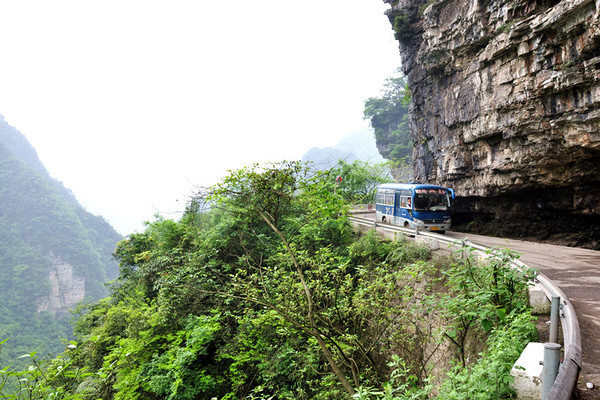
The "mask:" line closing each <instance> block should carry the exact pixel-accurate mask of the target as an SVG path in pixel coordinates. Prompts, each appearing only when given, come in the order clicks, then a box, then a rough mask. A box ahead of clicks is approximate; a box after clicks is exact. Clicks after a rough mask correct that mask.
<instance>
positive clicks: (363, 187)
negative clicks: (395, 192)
mask: <svg viewBox="0 0 600 400" xmlns="http://www.w3.org/2000/svg"><path fill="white" fill-rule="evenodd" d="M326 176H327V180H328V181H329V183H330V184H334V185H335V190H336V192H337V194H338V195H340V196H341V197H342V199H343V200H344V201H345V202H346V203H347V204H372V203H375V193H376V192H377V186H378V185H380V184H382V183H387V182H392V176H391V174H390V163H379V164H371V163H368V162H363V161H354V162H352V163H348V162H346V161H343V160H339V161H338V163H337V165H336V166H335V167H333V168H331V169H330V170H329V171H327V172H326ZM338 179H340V181H338Z"/></svg>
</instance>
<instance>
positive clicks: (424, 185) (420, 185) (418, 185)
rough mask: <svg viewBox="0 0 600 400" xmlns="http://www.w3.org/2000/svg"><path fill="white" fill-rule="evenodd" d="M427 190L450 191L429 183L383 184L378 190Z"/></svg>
mask: <svg viewBox="0 0 600 400" xmlns="http://www.w3.org/2000/svg"><path fill="white" fill-rule="evenodd" d="M425 188H431V189H444V190H449V189H448V188H445V187H443V186H438V185H430V184H427V183H383V184H381V185H379V186H377V189H392V190H397V189H413V190H414V189H425Z"/></svg>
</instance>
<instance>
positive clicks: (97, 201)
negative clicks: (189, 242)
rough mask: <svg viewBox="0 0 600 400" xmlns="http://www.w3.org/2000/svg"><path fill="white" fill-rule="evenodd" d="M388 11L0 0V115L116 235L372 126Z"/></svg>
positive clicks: (390, 51)
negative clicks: (257, 168) (247, 172)
mask: <svg viewBox="0 0 600 400" xmlns="http://www.w3.org/2000/svg"><path fill="white" fill-rule="evenodd" d="M386 7H387V6H386V5H385V4H384V3H383V1H382V0H302V1H290V0H252V1H249V0H245V1H242V0H229V1H223V0H210V1H209V0H195V1H192V0H189V1H185V0H169V1H167V0H154V1H153V0H140V1H137V0H136V1H133V0H118V1H113V0H102V1H91V0H90V1H88V0H70V1H67V0H53V1H47V0H39V1H29V0H19V1H5V0H0V54H1V55H0V59H1V61H0V114H3V115H4V117H5V119H6V121H7V122H8V123H9V124H10V125H12V126H14V127H16V128H17V129H18V130H20V131H21V132H22V133H23V134H24V135H25V136H26V137H27V138H28V140H29V141H30V142H31V143H32V145H33V146H34V147H35V149H36V150H37V152H38V155H39V156H40V158H41V160H42V162H43V163H44V164H45V166H46V168H47V169H48V170H49V171H50V174H51V175H52V176H53V177H54V178H56V179H58V180H60V181H62V182H63V183H64V185H65V186H66V187H67V188H69V189H71V190H72V191H73V193H74V194H75V196H76V197H77V198H78V200H79V201H80V202H81V203H82V205H83V206H84V207H85V208H86V209H87V210H88V211H90V212H92V213H94V214H96V215H102V216H103V217H104V218H106V219H107V221H109V222H110V223H111V224H112V225H113V226H114V227H115V228H116V229H117V230H118V231H119V232H120V233H122V234H128V233H132V232H134V231H140V232H141V231H142V230H143V226H142V222H143V221H145V220H152V219H153V215H154V214H155V213H156V212H160V213H161V214H163V215H164V216H166V217H170V216H171V215H176V214H175V213H176V212H178V211H182V210H183V209H184V207H185V203H186V199H187V198H188V197H189V196H190V195H191V194H192V193H193V191H194V188H195V187H198V186H202V185H210V184H213V183H215V182H216V181H218V179H219V178H221V177H222V176H224V175H225V174H226V171H227V170H231V169H237V168H240V167H242V166H244V165H248V164H250V163H253V162H265V161H280V160H283V159H288V160H289V159H300V157H301V156H302V154H304V153H305V152H306V151H307V150H308V149H309V148H311V147H326V146H331V145H334V144H335V143H336V142H337V141H338V140H339V139H340V138H342V137H343V136H344V135H346V134H348V133H351V132H354V131H357V130H360V129H364V128H365V127H366V126H368V124H367V122H365V121H364V120H363V119H362V111H363V107H364V101H365V100H366V99H367V98H368V97H371V96H377V95H378V94H379V91H380V90H381V88H382V87H383V83H384V80H385V78H387V77H390V76H392V75H393V73H394V71H395V70H396V68H398V67H399V66H400V57H399V55H398V48H397V43H396V42H395V40H394V38H393V32H392V29H391V26H390V24H389V22H388V20H387V17H386V16H385V15H384V11H385V10H386Z"/></svg>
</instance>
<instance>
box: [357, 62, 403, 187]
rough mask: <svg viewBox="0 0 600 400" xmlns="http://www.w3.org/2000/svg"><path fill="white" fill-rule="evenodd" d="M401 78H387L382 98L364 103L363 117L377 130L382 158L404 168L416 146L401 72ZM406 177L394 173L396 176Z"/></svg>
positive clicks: (396, 166)
mask: <svg viewBox="0 0 600 400" xmlns="http://www.w3.org/2000/svg"><path fill="white" fill-rule="evenodd" d="M397 73H398V76H395V77H391V78H388V79H386V81H385V84H384V90H383V93H382V95H381V97H371V98H369V99H367V100H366V101H365V109H364V111H363V114H364V118H365V119H368V120H369V121H370V123H371V127H372V128H373V130H374V131H375V140H376V142H377V147H378V148H379V150H380V152H381V154H382V156H383V157H384V158H386V159H388V160H390V161H391V162H392V164H393V167H394V168H396V169H402V168H403V166H405V165H410V163H411V157H412V149H413V143H412V138H411V136H410V131H409V128H408V106H409V104H410V89H409V88H408V85H407V83H406V78H405V77H404V75H402V72H401V71H400V70H398V71H397ZM403 175H406V174H401V173H398V172H396V173H394V176H397V177H398V176H403Z"/></svg>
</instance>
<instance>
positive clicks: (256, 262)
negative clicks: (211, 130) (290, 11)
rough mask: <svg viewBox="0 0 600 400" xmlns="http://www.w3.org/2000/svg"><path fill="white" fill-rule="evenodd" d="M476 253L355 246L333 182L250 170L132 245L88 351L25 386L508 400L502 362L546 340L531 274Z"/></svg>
mask: <svg viewBox="0 0 600 400" xmlns="http://www.w3.org/2000/svg"><path fill="white" fill-rule="evenodd" d="M205 205H209V206H210V210H207V209H206V207H204V206H205ZM467 253H468V252H467V251H465V250H461V252H460V253H459V256H458V257H451V258H448V259H446V258H443V259H436V258H434V257H433V256H432V254H431V252H430V250H429V249H428V248H426V247H420V246H417V245H415V244H413V243H411V242H407V241H403V240H398V241H395V242H389V241H383V240H381V239H380V238H378V236H377V235H376V234H375V232H374V231H371V232H370V233H369V234H367V235H366V236H363V237H360V238H358V237H355V236H354V234H353V231H352V228H351V226H350V225H349V222H348V219H347V217H346V206H345V202H344V201H343V199H342V198H341V196H340V195H339V193H338V192H337V191H336V190H335V186H334V184H333V183H332V182H330V181H329V180H328V177H327V176H326V175H317V176H314V175H311V174H309V173H308V170H307V169H306V168H304V167H303V166H302V165H300V164H297V163H282V164H280V165H267V166H262V167H261V166H253V167H249V168H245V169H242V170H239V171H235V172H232V173H231V174H230V175H229V176H228V177H226V178H224V179H223V181H222V182H221V183H220V184H219V185H216V186H215V187H213V188H211V189H209V190H206V191H204V192H202V193H199V194H198V196H197V197H196V198H194V199H193V201H191V202H190V204H189V206H188V209H187V212H186V213H185V215H184V216H183V218H182V219H181V220H180V221H178V222H175V221H170V220H163V219H158V220H156V221H155V222H153V223H150V224H149V225H148V227H147V229H146V231H145V232H143V233H137V234H132V235H130V236H129V237H128V238H127V239H126V240H124V241H122V242H121V243H120V244H119V246H118V247H117V250H116V255H117V257H118V259H119V261H120V267H121V272H120V276H119V278H118V280H117V281H116V282H115V284H114V285H113V286H112V288H111V297H110V298H107V299H105V300H103V301H100V302H98V303H96V304H93V305H91V306H90V307H89V310H88V311H87V313H85V314H83V315H82V316H81V317H80V318H79V320H78V322H77V326H76V336H77V342H71V343H70V344H69V349H68V350H67V351H66V352H65V353H64V354H63V355H61V356H60V357H59V358H57V359H55V360H53V361H52V362H51V363H48V364H46V365H42V364H41V363H40V362H39V361H37V360H36V358H35V355H32V357H29V358H31V359H32V360H33V362H32V367H33V368H31V369H29V370H28V371H27V372H22V373H21V374H20V375H17V377H20V378H21V379H22V380H21V382H22V384H21V388H22V393H33V392H36V391H37V392H36V393H44V396H46V397H48V398H50V397H49V396H54V397H52V398H86V399H87V398H89V399H99V398H102V399H211V398H217V399H275V398H277V399H336V398H339V399H347V398H351V397H352V396H354V398H359V399H408V398H410V399H425V398H428V397H432V396H435V395H437V394H438V393H440V394H441V395H442V396H445V397H443V398H449V399H450V398H452V399H454V398H468V396H466V394H465V393H467V390H469V384H471V385H472V384H473V382H470V383H469V381H468V379H469V376H470V375H471V373H467V372H466V371H473V373H472V375H473V376H477V379H478V382H477V384H478V385H484V384H487V385H488V386H490V387H494V388H496V387H497V388H498V389H497V390H495V391H494V392H490V394H489V395H488V396H487V397H481V398H488V399H497V398H506V397H508V396H510V393H511V391H510V388H509V387H508V385H507V383H508V381H509V379H508V378H507V373H506V366H507V365H512V362H513V361H514V358H515V357H514V354H513V353H508V354H509V355H508V356H506V355H505V353H506V352H503V351H495V350H494V349H495V348H496V347H497V346H500V345H506V344H508V345H510V346H511V351H513V350H514V351H516V352H519V351H520V348H522V347H524V345H525V343H526V342H527V340H528V339H529V338H530V336H531V334H532V325H531V321H530V317H529V314H528V312H527V309H526V297H525V281H526V279H527V277H526V276H525V274H524V273H522V272H519V271H513V270H511V269H509V267H508V265H507V261H508V260H509V259H510V257H512V255H511V254H508V253H500V255H498V256H495V257H492V260H493V261H492V262H491V263H488V264H485V265H480V264H479V263H477V262H476V261H475V259H474V257H472V256H471V255H470V254H467ZM81 311H83V310H81ZM515 321H518V323H514V322H515ZM507 332H508V334H507ZM513 338H514V340H513ZM509 339H510V340H511V342H510V343H508V340H509ZM486 341H488V342H490V343H492V346H491V347H490V348H489V349H488V350H486V348H485V346H484V343H485V342H486ZM478 354H479V355H478ZM480 358H482V359H483V358H485V363H481V364H480V363H478V362H476V360H478V359H480ZM448 360H450V362H448ZM469 360H470V361H469ZM453 366H455V367H453ZM488 366H489V367H488ZM490 368H494V371H493V373H491V372H492V371H491V370H490ZM32 371H33V372H32ZM447 371H450V372H451V373H452V375H451V376H450V378H449V380H448V381H446V382H447V383H444V380H445V379H444V378H443V377H444V375H445V373H446V372H447ZM36 374H37V375H36ZM475 374H477V375H475ZM448 382H449V383H448ZM440 385H445V386H443V387H444V388H446V387H447V388H448V389H447V390H446V389H444V391H443V392H440V391H439V387H440ZM457 393H458V394H457ZM461 393H462V394H461ZM465 396H466V397H465Z"/></svg>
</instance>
